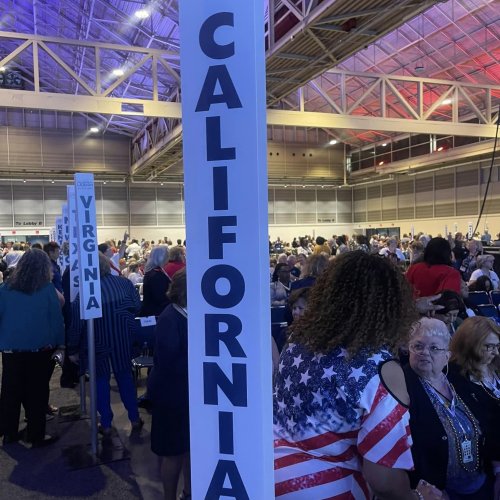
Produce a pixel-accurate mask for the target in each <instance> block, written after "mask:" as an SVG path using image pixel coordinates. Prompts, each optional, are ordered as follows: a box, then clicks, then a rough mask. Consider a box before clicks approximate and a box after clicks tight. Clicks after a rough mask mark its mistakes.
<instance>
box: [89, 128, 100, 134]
mask: <svg viewBox="0 0 500 500" xmlns="http://www.w3.org/2000/svg"><path fill="white" fill-rule="evenodd" d="M90 132H92V133H93V134H97V132H99V127H90Z"/></svg>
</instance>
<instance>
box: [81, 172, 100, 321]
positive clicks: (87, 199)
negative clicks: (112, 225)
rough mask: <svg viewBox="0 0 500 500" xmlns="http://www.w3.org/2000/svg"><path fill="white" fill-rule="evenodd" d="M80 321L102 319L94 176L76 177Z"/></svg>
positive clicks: (82, 175)
mask: <svg viewBox="0 0 500 500" xmlns="http://www.w3.org/2000/svg"><path fill="white" fill-rule="evenodd" d="M75 204H76V223H77V228H78V231H77V238H78V263H79V265H78V272H79V274H78V276H79V278H78V279H79V284H80V317H81V319H93V318H100V317H101V316H102V303H101V278H100V274H99V254H98V250H97V224H96V216H95V190H94V175H93V174H80V173H78V174H75Z"/></svg>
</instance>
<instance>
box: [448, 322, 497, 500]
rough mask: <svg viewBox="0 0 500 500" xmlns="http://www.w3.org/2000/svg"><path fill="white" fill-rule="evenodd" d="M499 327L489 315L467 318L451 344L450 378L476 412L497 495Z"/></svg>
mask: <svg viewBox="0 0 500 500" xmlns="http://www.w3.org/2000/svg"><path fill="white" fill-rule="evenodd" d="M499 347H500V327H499V326H498V325H497V324H496V323H495V322H494V321H492V320H491V319H490V318H486V317H483V316H475V317H472V318H468V319H466V320H465V321H464V322H463V323H462V324H461V325H460V327H459V328H458V329H457V331H456V333H455V335H454V336H453V340H452V342H451V344H450V350H451V359H450V361H451V363H450V374H449V379H450V381H451V382H452V383H453V385H454V386H455V388H456V389H457V392H458V393H459V394H463V399H464V401H466V403H467V405H468V406H469V407H470V408H471V410H472V411H473V412H474V413H475V414H476V415H477V417H478V419H479V421H480V423H481V427H482V428H483V429H484V434H485V437H486V444H487V448H486V452H487V453H488V455H489V457H490V459H491V462H492V465H493V474H495V492H496V495H497V496H496V497H494V498H498V497H499V496H500V428H499V422H500V377H499V368H498V367H499V363H498V362H499V361H500V356H499Z"/></svg>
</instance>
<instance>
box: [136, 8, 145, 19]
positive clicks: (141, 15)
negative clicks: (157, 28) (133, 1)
mask: <svg viewBox="0 0 500 500" xmlns="http://www.w3.org/2000/svg"><path fill="white" fill-rule="evenodd" d="M134 15H135V17H137V19H147V18H148V17H149V11H147V10H146V9H139V10H136V11H135V13H134Z"/></svg>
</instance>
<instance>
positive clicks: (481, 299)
mask: <svg viewBox="0 0 500 500" xmlns="http://www.w3.org/2000/svg"><path fill="white" fill-rule="evenodd" d="M468 299H469V302H470V303H471V304H473V305H474V307H477V306H480V305H483V304H491V300H490V296H489V295H488V292H469V297H468Z"/></svg>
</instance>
